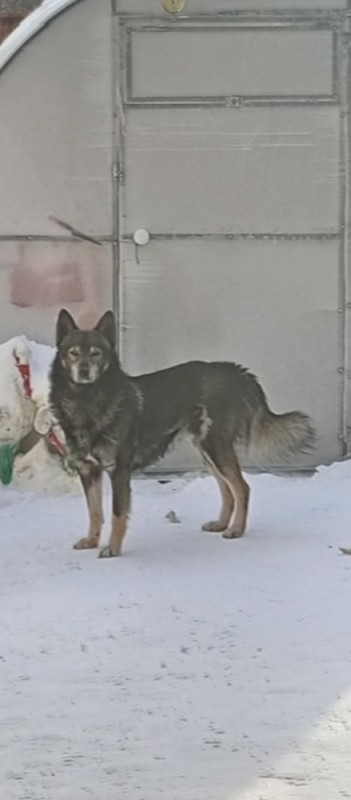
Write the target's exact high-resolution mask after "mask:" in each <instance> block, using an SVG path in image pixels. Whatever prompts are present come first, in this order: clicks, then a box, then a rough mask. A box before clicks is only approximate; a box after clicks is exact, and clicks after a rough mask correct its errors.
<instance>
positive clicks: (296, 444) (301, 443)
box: [247, 408, 316, 466]
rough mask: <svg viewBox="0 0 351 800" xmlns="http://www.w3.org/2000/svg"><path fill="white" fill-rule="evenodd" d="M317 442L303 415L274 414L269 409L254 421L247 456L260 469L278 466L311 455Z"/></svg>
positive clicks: (307, 419)
mask: <svg viewBox="0 0 351 800" xmlns="http://www.w3.org/2000/svg"><path fill="white" fill-rule="evenodd" d="M315 441H316V433H315V430H314V428H313V425H312V422H311V420H310V418H309V417H308V416H307V414H303V413H302V412H301V411H289V412H288V413H287V414H274V413H273V411H271V410H270V409H269V408H266V409H264V410H263V409H261V410H260V412H258V413H257V414H256V415H255V416H254V418H253V420H252V424H251V429H250V433H249V437H248V442H247V446H248V453H247V454H248V456H249V458H250V460H251V459H252V461H253V462H254V463H256V464H257V465H259V464H261V463H264V464H266V465H267V466H268V465H277V466H279V464H283V463H287V462H289V460H291V459H292V458H293V457H294V456H295V457H296V456H297V455H299V454H304V453H308V452H309V451H310V450H312V449H313V447H314V444H315Z"/></svg>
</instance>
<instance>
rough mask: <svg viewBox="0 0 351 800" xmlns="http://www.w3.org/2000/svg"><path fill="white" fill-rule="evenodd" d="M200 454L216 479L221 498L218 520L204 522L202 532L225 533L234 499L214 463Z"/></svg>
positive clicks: (204, 454) (232, 509)
mask: <svg viewBox="0 0 351 800" xmlns="http://www.w3.org/2000/svg"><path fill="white" fill-rule="evenodd" d="M202 454H203V456H204V459H205V461H206V464H207V466H208V468H209V470H210V471H211V473H212V475H213V477H214V478H216V481H217V483H218V487H219V491H220V493H221V498H222V508H221V512H220V515H219V517H218V519H214V520H211V521H210V522H205V523H204V524H203V526H202V530H203V531H215V532H220V531H225V530H226V528H228V526H229V523H230V520H231V517H232V514H233V511H234V497H233V494H232V492H231V490H230V488H229V486H228V484H227V483H226V481H225V480H224V478H222V476H221V474H220V473H219V472H218V469H217V467H215V465H214V463H213V462H212V461H211V460H210V459H209V458H208V456H207V455H206V453H204V452H203V453H202Z"/></svg>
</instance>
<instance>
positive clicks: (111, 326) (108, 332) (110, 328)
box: [94, 311, 117, 349]
mask: <svg viewBox="0 0 351 800" xmlns="http://www.w3.org/2000/svg"><path fill="white" fill-rule="evenodd" d="M94 330H95V331H100V333H102V334H103V336H104V337H105V339H107V341H108V343H109V344H110V345H111V347H112V348H113V349H115V347H116V338H117V334H116V320H115V315H114V313H113V311H105V314H103V315H102V317H101V319H99V322H98V324H97V325H95V328H94Z"/></svg>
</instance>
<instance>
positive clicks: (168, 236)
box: [121, 231, 341, 244]
mask: <svg viewBox="0 0 351 800" xmlns="http://www.w3.org/2000/svg"><path fill="white" fill-rule="evenodd" d="M340 235H341V232H338V231H332V232H325V233H322V232H321V233H315V232H312V231H311V232H310V233H150V240H154V241H168V240H170V241H173V240H175V241H177V240H187V239H195V240H201V239H215V240H218V239H227V240H228V239H229V240H231V239H233V240H236V239H239V240H240V239H248V240H251V239H252V240H253V239H258V240H259V241H274V242H276V241H285V240H292V241H299V240H325V239H330V240H337V239H338V238H339V236H340ZM121 241H122V242H133V244H134V239H133V234H131V233H129V234H128V233H126V234H122V236H121Z"/></svg>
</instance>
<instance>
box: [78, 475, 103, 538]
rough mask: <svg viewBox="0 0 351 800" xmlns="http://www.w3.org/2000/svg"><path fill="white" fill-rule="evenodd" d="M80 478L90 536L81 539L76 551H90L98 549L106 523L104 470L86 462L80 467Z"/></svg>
mask: <svg viewBox="0 0 351 800" xmlns="http://www.w3.org/2000/svg"><path fill="white" fill-rule="evenodd" d="M78 473H79V477H80V480H81V483H82V486H83V489H84V493H85V497H86V500H87V504H88V510H89V531H88V535H87V536H85V537H83V539H79V541H78V542H76V544H75V545H74V549H75V550H89V549H91V548H93V547H98V544H99V539H100V533H101V528H102V526H103V523H104V516H103V509H102V470H101V469H100V467H99V466H98V465H97V464H91V463H90V462H87V461H86V462H84V463H83V464H79V465H78Z"/></svg>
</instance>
